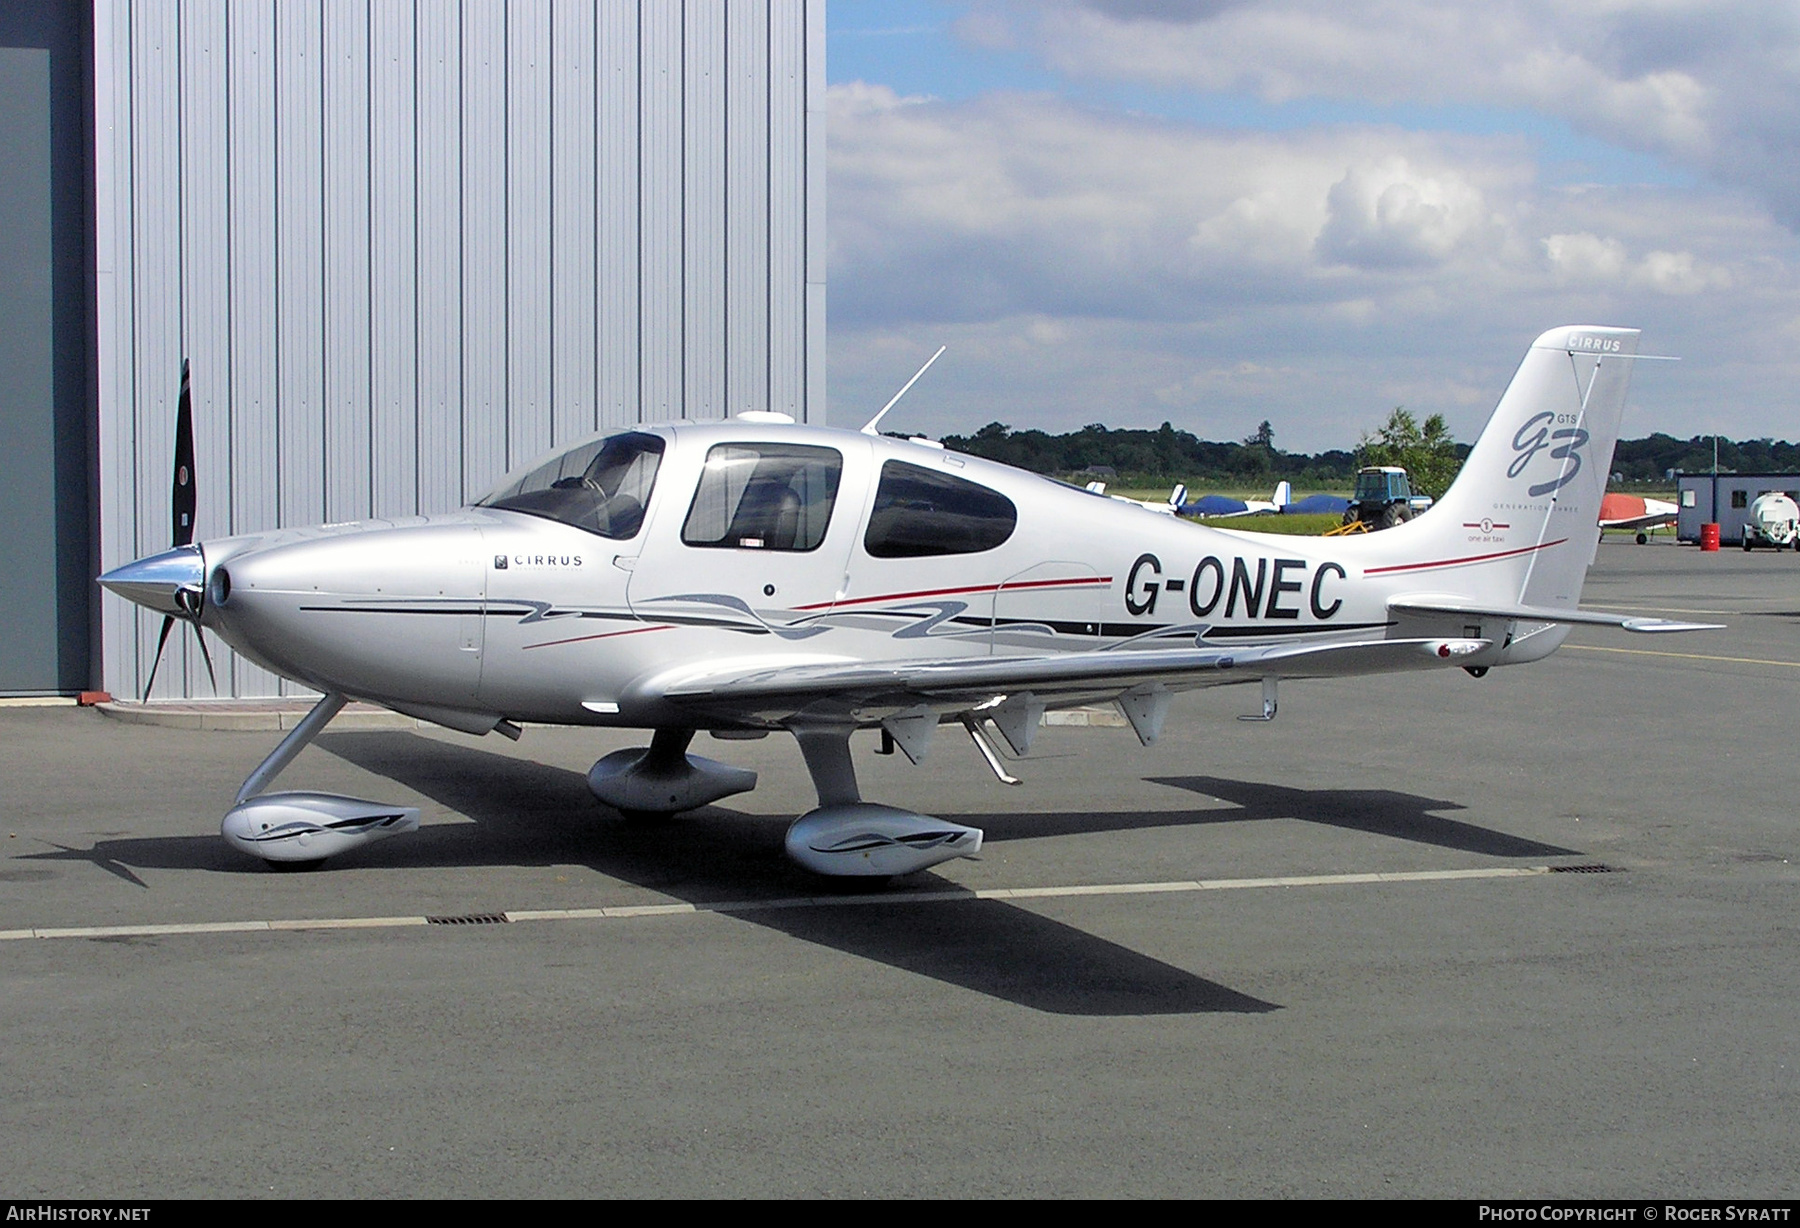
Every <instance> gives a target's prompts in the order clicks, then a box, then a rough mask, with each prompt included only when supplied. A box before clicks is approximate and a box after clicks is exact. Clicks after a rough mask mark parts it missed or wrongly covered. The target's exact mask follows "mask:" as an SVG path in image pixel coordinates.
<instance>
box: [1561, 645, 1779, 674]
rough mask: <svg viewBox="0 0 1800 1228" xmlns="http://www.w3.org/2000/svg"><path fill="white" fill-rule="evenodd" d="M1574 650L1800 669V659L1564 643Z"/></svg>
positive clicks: (1565, 646) (1566, 646)
mask: <svg viewBox="0 0 1800 1228" xmlns="http://www.w3.org/2000/svg"><path fill="white" fill-rule="evenodd" d="M1563 647H1564V648H1567V649H1569V650H1571V651H1573V652H1613V653H1619V654H1622V655H1624V656H1628V657H1674V658H1676V659H1678V660H1682V661H1724V662H1726V663H1727V664H1730V665H1779V666H1781V667H1782V668H1784V669H1800V661H1771V660H1767V659H1766V658H1763V657H1720V656H1714V655H1712V654H1710V653H1704V652H1663V651H1660V650H1658V649H1655V648H1602V647H1601V646H1600V645H1598V644H1564V645H1563Z"/></svg>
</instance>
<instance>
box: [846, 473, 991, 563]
mask: <svg viewBox="0 0 1800 1228" xmlns="http://www.w3.org/2000/svg"><path fill="white" fill-rule="evenodd" d="M1018 523H1019V512H1018V509H1017V508H1015V507H1014V506H1013V501H1012V500H1011V499H1008V498H1007V497H1006V496H1005V495H1003V494H1001V493H999V492H998V491H994V490H989V489H988V488H987V487H985V486H978V485H976V484H975V483H974V482H970V481H967V480H966V479H964V478H959V477H952V476H951V475H950V474H948V473H939V472H937V471H936V470H934V469H924V468H921V467H920V466H918V465H909V464H907V463H906V462H905V461H888V462H887V463H886V464H885V465H883V466H882V467H881V485H880V486H879V487H878V488H877V489H876V491H875V510H874V511H873V512H871V513H870V514H869V528H868V531H867V532H866V533H864V534H863V549H865V550H867V551H868V552H869V553H870V554H871V555H872V556H874V557H875V558H878V559H917V558H927V557H931V556H934V555H943V554H979V553H980V552H981V551H983V550H992V549H993V548H994V547H996V546H998V545H1000V544H1001V543H1002V542H1004V541H1005V540H1006V539H1007V538H1009V537H1011V536H1012V533H1013V529H1014V528H1015V527H1017V525H1018Z"/></svg>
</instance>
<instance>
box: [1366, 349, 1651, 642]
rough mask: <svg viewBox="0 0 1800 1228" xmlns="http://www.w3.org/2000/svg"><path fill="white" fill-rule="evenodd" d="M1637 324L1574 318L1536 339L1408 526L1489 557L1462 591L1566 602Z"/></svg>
mask: <svg viewBox="0 0 1800 1228" xmlns="http://www.w3.org/2000/svg"><path fill="white" fill-rule="evenodd" d="M1637 343H1638V332H1637V330H1636V329H1631V328H1603V327H1589V326H1585V325H1575V326H1569V327H1564V328H1553V329H1551V330H1550V331H1549V332H1547V333H1545V334H1544V335H1543V336H1541V337H1539V338H1538V339H1537V340H1536V341H1535V342H1533V343H1532V346H1531V349H1530V350H1529V351H1527V352H1526V355H1525V361H1524V362H1523V363H1521V364H1520V365H1519V370H1518V373H1517V374H1516V375H1514V376H1513V380H1512V383H1511V384H1510V385H1508V387H1507V389H1506V393H1505V395H1504V396H1502V397H1501V398H1500V404H1499V406H1498V407H1497V408H1496V409H1495V410H1494V414H1493V417H1491V418H1489V419H1488V424H1487V427H1486V429H1485V430H1483V431H1482V433H1481V438H1479V439H1478V440H1476V442H1475V447H1474V450H1473V451H1471V452H1470V453H1469V459H1468V460H1467V461H1466V462H1464V464H1463V467H1462V472H1461V473H1459V474H1458V475H1457V478H1456V481H1455V483H1454V484H1452V485H1451V487H1450V490H1449V491H1448V493H1446V494H1445V495H1444V497H1443V498H1442V499H1441V500H1439V501H1438V503H1437V504H1436V505H1435V506H1434V507H1433V508H1432V509H1431V510H1430V512H1428V513H1427V514H1426V515H1424V516H1423V517H1421V518H1420V519H1419V520H1418V521H1416V522H1415V523H1414V525H1412V526H1402V528H1401V530H1397V531H1399V532H1405V531H1406V529H1407V528H1408V527H1410V528H1411V529H1412V532H1411V533H1408V534H1407V535H1408V536H1409V537H1413V538H1415V539H1431V540H1433V541H1438V540H1441V541H1442V543H1443V544H1444V545H1445V546H1447V547H1451V548H1454V549H1457V550H1460V551H1463V552H1464V553H1467V554H1470V555H1482V556H1486V557H1487V558H1489V559H1492V560H1493V561H1494V563H1495V564H1497V565H1489V566H1480V567H1475V568H1472V569H1469V570H1467V571H1465V572H1463V573H1462V574H1463V575H1464V576H1465V577H1466V579H1465V580H1464V582H1463V584H1461V585H1458V586H1457V587H1458V588H1465V587H1466V588H1471V589H1478V590H1479V591H1470V592H1469V593H1468V595H1469V596H1471V597H1475V598H1479V599H1481V600H1485V601H1493V602H1502V603H1516V604H1519V605H1528V606H1541V607H1551V608H1557V609H1571V608H1573V607H1574V606H1575V605H1576V604H1577V602H1578V601H1579V600H1580V597H1581V584H1582V580H1583V578H1584V577H1585V576H1586V574H1587V568H1588V564H1589V563H1591V562H1592V561H1593V557H1594V549H1595V546H1596V544H1597V542H1598V541H1599V532H1598V530H1597V529H1596V527H1595V526H1596V525H1597V523H1598V522H1599V519H1600V500H1601V498H1602V497H1603V496H1604V495H1605V492H1606V479H1607V474H1608V473H1609V471H1610V470H1611V468H1612V456H1613V446H1614V445H1615V444H1616V443H1617V442H1618V439H1619V424H1620V421H1621V419H1622V418H1623V417H1624V414H1625V392H1626V388H1627V386H1628V384H1629V383H1630V379H1631V367H1632V362H1631V359H1632V357H1633V356H1635V355H1636V353H1637Z"/></svg>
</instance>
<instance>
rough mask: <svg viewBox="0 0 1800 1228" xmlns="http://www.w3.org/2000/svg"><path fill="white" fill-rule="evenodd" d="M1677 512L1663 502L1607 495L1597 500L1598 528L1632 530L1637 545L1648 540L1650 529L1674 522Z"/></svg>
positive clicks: (1675, 508) (1664, 500)
mask: <svg viewBox="0 0 1800 1228" xmlns="http://www.w3.org/2000/svg"><path fill="white" fill-rule="evenodd" d="M1679 511H1680V509H1679V508H1677V507H1676V506H1675V505H1674V504H1673V503H1670V502H1669V501H1668V500H1666V499H1645V498H1641V497H1639V496H1637V495H1607V496H1605V497H1604V498H1602V499H1601V500H1600V527H1601V528H1602V529H1636V530H1637V542H1638V545H1640V546H1641V545H1643V544H1644V543H1645V542H1647V541H1649V540H1650V530H1652V529H1660V528H1662V527H1663V526H1664V525H1670V524H1674V523H1675V517H1676V515H1677V513H1678V512H1679Z"/></svg>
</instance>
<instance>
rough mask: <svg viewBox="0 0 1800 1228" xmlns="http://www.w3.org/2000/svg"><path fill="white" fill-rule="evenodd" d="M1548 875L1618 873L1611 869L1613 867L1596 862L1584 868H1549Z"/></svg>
mask: <svg viewBox="0 0 1800 1228" xmlns="http://www.w3.org/2000/svg"><path fill="white" fill-rule="evenodd" d="M1550 873H1552V874H1617V873H1618V871H1617V870H1615V869H1613V867H1611V866H1607V865H1601V864H1600V863H1599V862H1597V861H1596V862H1594V863H1592V864H1590V865H1585V866H1551V867H1550Z"/></svg>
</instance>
